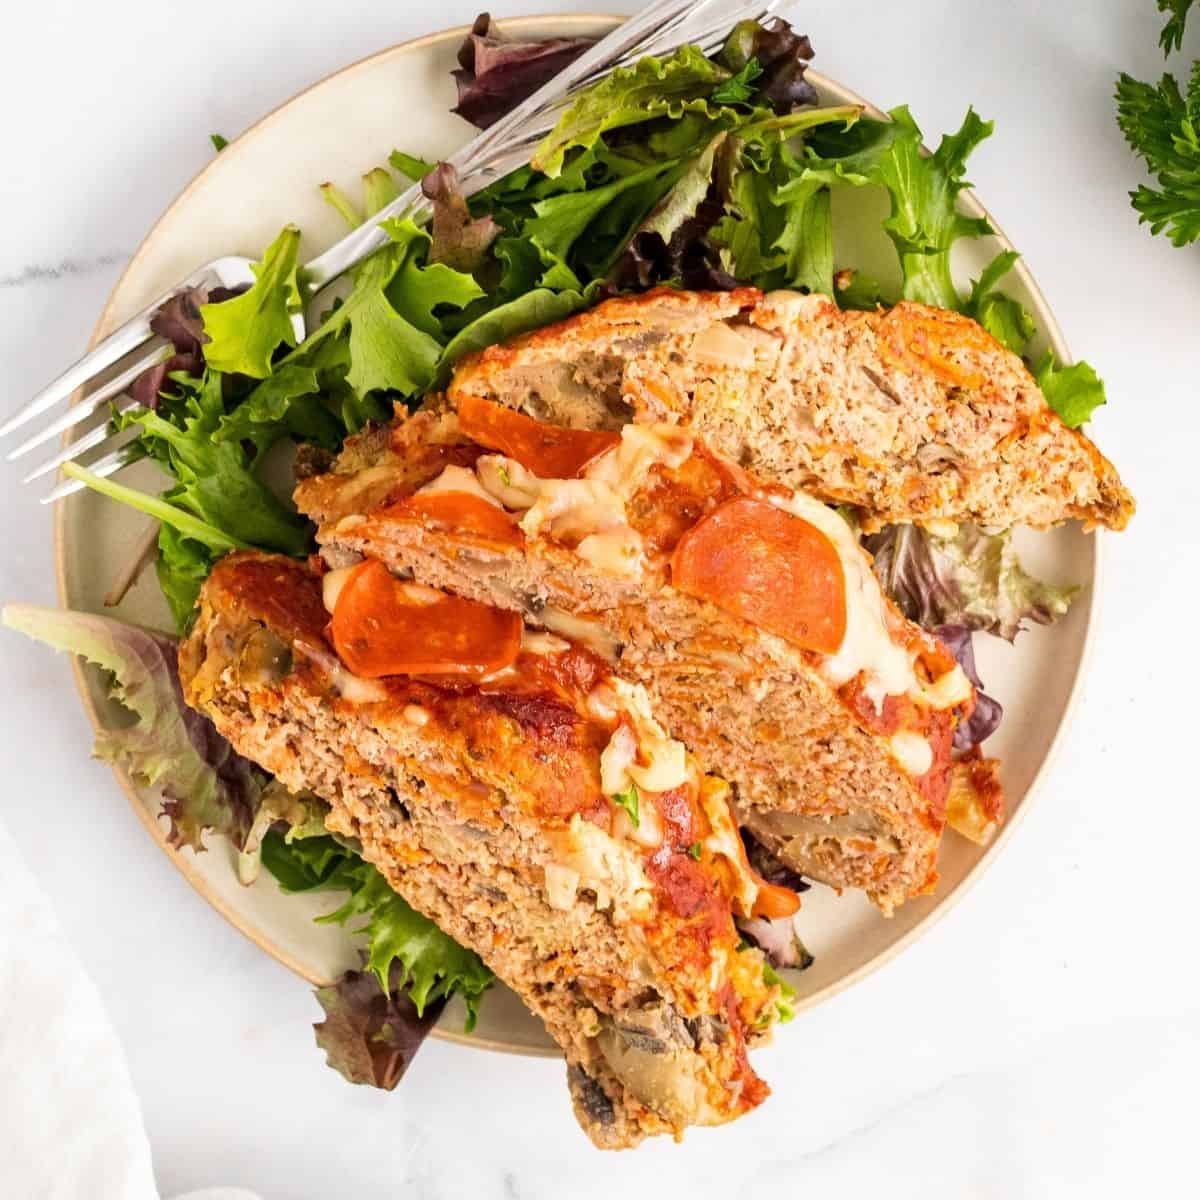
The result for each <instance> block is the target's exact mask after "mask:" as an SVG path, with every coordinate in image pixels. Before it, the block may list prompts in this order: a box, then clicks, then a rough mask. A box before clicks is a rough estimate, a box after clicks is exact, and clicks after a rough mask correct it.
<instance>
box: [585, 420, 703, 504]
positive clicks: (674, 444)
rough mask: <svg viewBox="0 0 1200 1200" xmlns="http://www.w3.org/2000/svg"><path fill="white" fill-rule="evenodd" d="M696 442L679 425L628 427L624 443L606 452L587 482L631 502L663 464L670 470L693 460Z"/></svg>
mask: <svg viewBox="0 0 1200 1200" xmlns="http://www.w3.org/2000/svg"><path fill="white" fill-rule="evenodd" d="M694 444H695V443H694V441H693V439H692V437H691V435H690V434H688V433H686V432H685V431H684V430H682V429H680V427H679V426H678V425H666V424H656V425H626V426H625V427H624V428H623V429H622V430H621V440H620V442H619V443H618V444H617V445H615V446H614V447H613V448H612V449H611V450H606V451H605V452H604V453H603V454H601V455H600V456H599V457H598V458H597V459H596V460H595V461H594V462H592V463H590V464H589V465H588V467H587V469H586V470H585V471H584V473H583V477H584V478H585V479H592V480H596V481H598V482H602V483H606V484H608V486H609V487H610V488H612V490H613V491H614V492H615V493H616V494H617V495H618V496H620V497H621V499H622V500H623V501H624V500H628V499H629V498H630V497H631V496H633V495H634V493H635V492H637V491H638V489H639V488H641V486H642V484H644V483H645V482H646V476H647V475H649V474H650V472H651V470H652V469H653V468H654V467H656V466H658V465H659V464H661V465H662V466H664V467H667V468H668V469H669V470H675V469H676V468H678V467H681V466H683V464H684V463H685V462H687V460H688V459H689V458H691V456H692V449H693V446H694Z"/></svg>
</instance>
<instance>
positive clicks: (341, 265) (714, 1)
mask: <svg viewBox="0 0 1200 1200" xmlns="http://www.w3.org/2000/svg"><path fill="white" fill-rule="evenodd" d="M784 2H785V0H753V2H746V0H740V2H737V3H731V2H730V0H654V2H653V3H651V4H649V5H648V6H647V7H646V8H645V9H643V10H642V11H641V12H640V13H638V14H636V15H635V16H633V17H631V18H630V19H629V20H628V21H626V22H625V23H624V24H622V25H620V26H618V27H617V28H616V29H615V30H613V32H612V33H610V34H608V35H607V36H606V37H604V38H602V39H601V40H600V41H598V42H597V43H596V44H595V45H594V46H592V47H591V48H590V49H588V50H587V51H585V52H584V53H583V54H582V55H580V57H579V58H577V59H576V60H575V61H574V62H573V63H571V64H570V65H568V66H567V67H566V68H564V69H563V70H562V71H561V72H559V73H558V74H557V75H555V76H554V77H553V78H552V79H550V80H549V81H548V82H547V83H546V84H544V85H543V86H542V87H541V88H539V89H538V90H537V91H536V92H534V93H533V95H531V96H530V97H529V98H528V99H527V100H525V101H524V102H523V103H522V104H520V105H518V106H517V107H516V108H514V109H513V110H512V111H511V112H510V113H508V114H507V115H506V116H505V117H503V118H502V119H501V120H499V121H497V122H496V123H495V124H493V125H492V126H490V127H489V128H488V129H486V130H484V131H483V132H482V133H480V134H479V135H477V136H476V137H475V138H473V139H472V140H471V141H470V142H468V143H467V144H466V145H465V146H463V147H462V148H461V149H459V150H458V151H456V152H455V153H454V154H452V155H449V156H448V157H447V159H446V160H445V161H447V162H448V163H450V164H451V165H453V166H454V167H455V168H456V169H457V170H458V171H459V172H460V178H461V186H462V191H463V193H464V194H466V195H470V194H472V193H474V192H476V191H479V190H480V189H482V188H484V187H486V186H487V185H488V184H489V183H491V182H492V181H493V180H495V179H497V178H500V177H501V176H503V175H505V174H507V173H508V172H509V171H511V170H512V169H514V168H515V167H516V166H519V165H521V163H523V162H526V161H528V158H529V155H530V153H531V151H532V148H533V146H534V145H535V144H536V142H537V141H538V140H540V138H541V137H543V136H544V135H545V134H546V133H547V132H549V130H550V129H552V128H553V126H554V124H555V123H556V121H557V119H558V116H559V115H560V114H561V112H562V111H563V110H564V109H565V108H566V106H567V105H568V104H569V103H570V102H571V99H572V97H573V96H574V95H575V94H576V93H577V92H578V91H579V90H581V89H582V88H584V87H587V86H589V85H591V84H593V83H595V82H596V81H597V80H599V79H601V78H602V77H604V76H605V75H607V74H609V73H610V72H611V71H612V70H614V69H615V68H617V67H620V66H625V65H628V64H629V63H630V62H632V61H634V60H635V59H637V58H641V57H644V56H647V55H666V54H670V53H672V52H673V51H674V50H676V49H678V48H679V46H681V45H683V44H685V43H688V42H692V43H695V44H697V45H699V46H700V47H701V48H702V49H703V50H704V51H705V52H706V53H708V52H711V51H712V50H714V49H716V48H717V47H718V46H719V45H720V44H721V42H722V41H723V39H724V35H725V34H726V33H727V32H728V30H729V29H730V27H731V26H732V25H733V24H734V23H736V22H737V21H739V20H744V19H754V20H762V19H763V18H764V17H766V16H768V15H770V14H771V13H772V12H774V11H775V10H776V9H777V8H779V7H781V6H782V4H783V3H784ZM431 208H432V206H431V204H430V202H429V200H428V199H427V198H426V197H425V196H424V194H423V193H422V191H421V187H420V184H419V183H417V184H414V185H413V186H412V187H410V188H409V189H408V190H407V191H405V192H404V193H403V194H401V195H400V196H399V197H398V198H397V199H396V200H394V201H392V203H390V204H388V205H387V206H386V207H384V208H383V209H381V210H380V211H379V212H378V213H376V214H374V215H373V216H372V217H371V219H370V220H369V221H368V222H366V223H365V224H364V225H362V226H360V227H359V228H357V229H355V230H354V231H353V232H352V233H351V234H349V235H348V236H347V237H345V238H343V239H342V240H341V241H340V242H338V243H337V244H336V245H334V246H332V247H330V249H328V250H326V251H325V252H324V253H322V254H320V255H318V256H317V257H316V258H314V259H313V260H312V261H311V262H309V263H308V264H306V265H305V266H304V267H303V268H302V273H301V278H302V280H303V282H304V287H305V294H306V297H307V299H309V300H311V298H312V297H313V296H315V295H316V294H317V293H318V292H319V291H321V290H322V289H323V288H325V287H326V286H328V285H329V284H330V283H332V282H333V281H334V280H335V279H337V278H339V277H340V276H342V275H344V274H345V273H346V272H347V271H349V270H350V269H351V268H353V267H354V266H356V265H357V264H358V263H360V262H362V261H363V259H365V258H367V257H368V256H370V255H371V254H373V253H374V252H375V251H376V250H378V249H380V248H381V247H382V246H383V245H385V244H386V243H387V242H388V240H389V239H388V235H387V234H386V233H385V232H384V231H383V230H382V229H381V228H380V225H381V223H382V222H383V221H385V220H387V219H388V218H389V217H395V216H400V215H404V216H407V217H410V218H413V219H416V220H420V219H422V218H425V217H427V216H428V215H429V212H430V211H431ZM251 265H252V260H250V259H248V258H244V257H241V256H237V255H229V256H225V257H222V258H218V259H214V260H213V261H212V262H209V263H206V264H205V265H204V266H202V267H200V268H198V269H197V270H196V271H194V272H192V274H191V275H189V276H188V277H187V278H186V279H184V280H182V281H181V282H180V283H179V284H177V285H176V286H175V287H174V288H172V289H171V290H170V291H169V292H167V293H165V294H164V295H162V296H159V297H158V298H157V299H155V300H154V301H153V303H151V304H149V305H147V307H146V308H144V309H143V310H142V311H141V312H139V313H138V314H137V315H136V316H134V317H133V318H131V319H130V320H129V321H127V322H126V323H125V324H124V325H122V326H121V327H120V328H118V329H117V330H115V331H114V332H113V333H112V334H110V335H109V336H108V337H107V338H105V339H104V340H103V341H101V342H100V343H99V344H98V345H97V346H95V347H94V348H93V350H92V351H91V352H90V353H89V354H87V355H86V356H85V357H83V358H82V359H80V360H79V361H78V362H77V363H75V364H74V365H73V366H71V367H70V368H68V369H67V370H66V371H65V372H63V374H62V375H60V376H59V377H58V378H57V379H56V380H54V381H53V382H52V383H50V384H49V385H47V387H45V388H43V389H42V391H40V392H39V393H38V394H37V395H36V396H34V398H33V399H32V400H31V401H30V402H29V403H28V404H26V405H25V406H24V407H23V408H22V409H20V410H19V411H18V412H17V413H15V414H14V415H13V416H12V417H10V418H9V419H8V420H7V421H5V422H4V423H3V425H0V437H4V436H6V435H8V434H10V433H12V432H13V431H14V430H16V429H19V428H22V427H24V426H26V425H28V424H29V423H30V422H32V421H33V420H34V419H35V418H36V417H38V416H41V415H42V414H43V413H46V412H48V411H49V410H51V409H52V408H54V407H55V406H56V405H58V404H59V403H61V402H62V401H63V400H66V399H67V398H68V397H70V396H71V395H72V394H73V393H75V392H76V391H77V390H79V389H81V388H83V387H86V386H87V385H88V384H89V383H92V382H94V381H95V380H97V378H98V377H99V376H101V375H103V374H104V373H105V372H106V371H108V370H109V369H110V368H112V367H114V366H116V365H117V364H119V363H121V362H122V361H123V360H125V359H127V358H128V357H129V356H130V355H132V354H133V353H134V352H135V351H138V350H140V349H142V348H143V347H145V346H146V345H147V344H149V343H152V342H154V341H155V334H154V332H153V331H152V330H151V328H150V322H151V320H152V318H153V317H154V316H155V314H156V313H157V312H158V310H159V309H160V308H161V307H162V305H163V304H165V303H166V302H167V301H168V300H169V299H171V297H172V296H174V295H176V294H177V293H179V292H181V291H185V290H188V289H191V288H205V289H210V290H211V289H215V288H218V287H222V288H240V287H243V286H245V285H249V284H252V283H253V282H254V278H255V277H254V274H253V271H252V269H251ZM292 321H293V326H294V332H295V334H296V339H297V342H299V341H301V340H303V338H304V335H305V332H306V329H305V320H304V314H303V311H301V312H298V313H296V314H295V315H294V316H293V318H292ZM173 353H174V349H173V347H172V346H171V345H170V343H167V342H160V343H158V344H156V345H154V347H153V348H152V349H151V350H150V351H149V353H146V354H143V355H142V356H140V357H139V358H137V359H135V360H134V361H133V362H132V363H131V364H130V365H128V366H124V367H122V369H121V370H119V371H118V373H116V374H115V375H113V376H112V377H111V378H109V379H107V380H106V381H104V382H103V383H102V384H101V385H100V386H99V387H96V388H95V389H94V390H93V391H91V392H89V393H88V394H87V395H86V396H84V397H83V398H82V399H81V400H80V401H79V402H78V403H76V404H75V405H73V406H70V407H68V409H67V410H66V411H65V412H64V413H62V414H61V415H60V416H58V417H56V418H55V419H53V420H51V421H50V423H49V424H48V425H47V426H45V427H44V428H42V429H41V430H40V431H39V432H37V433H36V434H34V435H32V436H31V437H29V438H27V440H26V441H24V442H22V443H21V444H20V445H19V446H17V447H16V448H15V449H14V450H12V451H11V452H10V453H9V454H8V459H9V461H12V460H14V459H17V458H20V457H22V456H24V455H25V454H27V453H29V452H30V451H32V450H34V449H35V448H37V447H38V446H41V445H42V444H44V443H45V442H47V441H49V440H50V439H51V438H53V437H55V436H57V435H60V434H65V433H66V431H67V430H69V429H71V428H72V427H73V426H75V425H77V424H78V423H80V422H81V421H84V420H86V419H87V418H88V417H89V416H91V415H92V414H93V413H94V412H95V411H96V410H97V409H98V408H100V406H101V405H103V404H105V403H106V402H109V401H115V400H116V399H117V398H118V397H120V396H121V395H122V394H123V393H124V392H126V391H127V389H128V388H129V387H130V385H131V384H132V383H133V382H134V380H136V379H137V378H138V377H139V376H140V375H141V374H142V373H143V372H145V371H146V370H148V369H150V368H152V367H154V366H156V365H158V364H160V363H163V362H165V361H166V360H167V359H169V358H170V357H171V356H172V355H173ZM131 405H132V401H130V402H129V404H127V405H125V406H124V407H130V406H131ZM122 439H125V441H126V444H124V445H121V446H119V448H117V449H114V450H112V451H111V452H110V453H107V454H106V455H104V456H103V457H101V458H99V459H98V460H97V461H95V462H93V463H92V464H91V465H90V467H89V470H90V472H91V473H92V474H93V475H96V476H100V477H104V476H108V475H112V474H115V473H116V472H117V471H119V470H121V469H122V468H123V467H125V466H127V465H128V464H129V463H130V462H132V461H134V459H135V457H136V454H135V452H134V450H133V447H132V446H131V445H129V444H128V431H127V430H123V431H121V432H120V433H110V432H109V426H108V423H107V422H105V423H102V424H100V425H98V426H97V427H96V428H95V429H93V430H91V431H90V432H88V433H86V434H85V435H84V436H82V437H80V438H78V439H76V440H75V441H73V442H71V443H70V444H69V445H67V446H65V447H64V448H63V449H62V450H61V451H60V452H59V453H58V454H56V455H54V456H53V457H52V458H51V459H49V460H48V461H46V462H44V463H42V464H41V465H40V466H38V467H36V468H35V469H34V470H33V471H31V472H30V473H29V474H28V475H27V476H26V477H25V479H24V480H23V482H25V483H29V482H31V481H33V480H34V479H37V478H39V477H41V476H43V475H46V474H48V473H49V472H51V471H54V470H56V469H57V468H59V467H61V466H63V465H64V464H65V463H67V462H70V461H72V460H74V459H75V458H76V457H77V456H79V455H81V454H84V453H86V452H87V451H90V450H93V449H96V448H102V449H107V448H108V447H109V446H110V445H116V443H117V442H119V441H121V440H122ZM84 486H85V485H84V484H83V483H82V482H80V481H78V480H75V479H70V480H67V481H65V482H63V483H61V484H60V485H59V486H58V487H56V488H54V490H53V491H51V492H50V493H49V495H47V496H46V497H44V498H43V500H42V503H43V504H48V503H51V502H53V501H54V500H57V499H60V498H62V497H63V496H67V495H70V494H71V493H73V492H75V491H78V490H80V489H81V488H82V487H84Z"/></svg>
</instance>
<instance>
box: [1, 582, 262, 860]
mask: <svg viewBox="0 0 1200 1200" xmlns="http://www.w3.org/2000/svg"><path fill="white" fill-rule="evenodd" d="M0 621H3V623H4V624H5V625H7V626H8V627H9V628H10V629H15V630H17V631H18V632H20V633H24V634H26V635H27V636H28V637H31V638H35V639H36V640H37V641H39V642H44V643H45V644H46V645H48V646H50V647H52V648H53V649H55V650H63V651H66V652H67V653H68V654H78V655H80V656H81V657H83V658H85V659H87V661H88V662H90V663H94V664H95V665H96V666H98V667H99V668H100V669H101V670H103V671H104V672H106V673H107V674H108V675H109V677H110V678H111V687H110V692H111V695H112V697H113V699H114V700H116V701H117V702H118V703H119V704H120V705H121V706H122V707H123V708H125V709H127V710H128V712H129V714H130V718H131V719H130V722H129V724H127V725H124V726H122V727H121V728H119V729H106V730H101V731H100V732H99V733H97V735H96V744H95V747H94V749H93V753H94V754H95V756H96V757H97V758H100V759H103V760H104V761H105V762H110V763H113V764H114V765H115V766H119V767H121V768H122V769H123V770H124V771H126V772H128V774H129V775H130V777H131V778H132V779H133V780H134V781H135V782H136V783H137V784H138V785H139V786H140V787H157V788H159V789H161V791H162V794H163V805H162V809H163V814H164V815H165V816H166V817H167V818H168V821H169V822H170V829H169V831H168V834H167V839H168V841H170V843H171V844H172V845H173V846H190V847H191V848H192V849H193V850H197V851H198V850H202V849H203V848H204V846H203V843H202V841H201V833H202V832H203V831H204V830H206V829H211V830H213V831H214V832H216V833H220V834H223V835H224V836H225V837H227V838H229V840H230V841H231V842H232V843H233V844H234V845H235V846H237V847H239V848H240V847H241V846H243V845H244V844H245V839H246V836H247V834H248V833H249V830H250V826H251V824H252V821H253V817H254V813H255V810H256V808H257V806H258V800H259V797H260V795H261V793H262V790H263V786H264V784H265V783H266V781H267V777H266V775H265V774H264V773H263V772H262V771H260V770H259V769H258V768H257V767H256V766H254V765H253V764H252V763H250V762H248V761H247V760H246V759H244V758H242V757H241V756H240V755H238V754H237V753H236V752H235V751H234V750H233V748H232V747H231V746H230V745H229V743H228V742H227V741H226V740H225V739H224V738H223V737H221V735H220V734H219V733H217V731H216V729H215V728H214V727H213V724H212V722H211V721H210V720H209V719H208V718H207V717H206V716H204V715H202V714H201V713H198V712H197V711H196V710H195V709H193V708H189V707H188V705H186V704H185V703H184V700H183V690H182V688H181V687H180V683H179V662H178V657H177V653H176V650H177V644H176V641H175V639H174V638H173V637H169V636H168V635H167V634H163V633H157V632H155V631H154V630H151V629H141V628H139V627H137V626H135V625H126V624H124V623H123V622H121V621H114V620H112V619H110V618H109V617H97V616H93V615H92V614H90V613H79V612H67V611H64V610H62V609H54V608H36V607H34V606H33V605H29V604H10V605H8V606H7V607H5V608H4V610H3V612H0Z"/></svg>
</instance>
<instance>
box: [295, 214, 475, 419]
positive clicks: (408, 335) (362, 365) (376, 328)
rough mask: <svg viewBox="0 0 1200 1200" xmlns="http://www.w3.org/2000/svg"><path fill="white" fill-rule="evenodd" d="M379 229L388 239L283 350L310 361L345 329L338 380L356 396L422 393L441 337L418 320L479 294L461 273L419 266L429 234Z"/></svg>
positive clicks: (392, 225)
mask: <svg viewBox="0 0 1200 1200" xmlns="http://www.w3.org/2000/svg"><path fill="white" fill-rule="evenodd" d="M382 228H383V229H384V230H385V231H386V232H387V233H388V235H389V237H390V238H391V239H392V240H391V242H390V243H389V244H388V245H386V246H384V247H383V249H381V250H380V251H378V252H377V253H376V254H374V255H372V256H371V257H370V258H369V259H367V260H366V262H364V263H363V265H362V266H361V267H359V268H358V271H357V273H356V275H355V279H354V288H353V290H352V291H351V293H350V295H349V296H347V297H346V299H345V301H344V302H343V303H342V304H341V305H339V306H338V307H336V308H335V309H334V310H333V311H332V312H331V313H330V314H329V315H328V316H327V317H326V318H325V320H324V322H323V323H322V324H321V326H320V328H318V329H317V330H315V331H314V332H313V333H312V334H311V335H310V336H309V337H308V338H307V339H306V340H305V341H304V342H303V343H302V344H301V345H300V346H299V347H298V348H297V349H296V350H295V351H294V352H293V354H292V355H291V356H289V361H293V362H296V363H300V364H309V365H311V363H312V361H313V355H314V353H315V352H316V351H318V350H320V349H321V348H323V347H325V344H326V343H327V342H329V341H330V340H331V339H338V338H340V337H342V336H343V335H345V336H346V343H345V350H346V353H347V355H348V368H347V370H346V374H345V382H346V384H347V385H348V386H349V388H350V389H351V390H352V391H353V393H354V394H355V396H356V397H358V398H359V399H360V400H361V399H365V398H366V397H367V396H368V395H369V394H370V393H371V392H373V391H395V392H399V393H401V394H402V395H404V396H418V395H420V394H421V393H422V392H424V391H425V390H426V388H428V387H429V385H430V384H431V383H432V382H433V378H434V373H435V371H436V369H437V366H438V363H439V360H440V359H441V357H442V342H441V341H440V340H439V338H438V337H437V336H435V335H434V333H431V332H428V329H429V326H428V325H427V324H424V323H425V322H426V321H427V320H428V318H429V315H430V314H431V313H434V311H435V310H436V308H437V307H438V306H441V305H445V306H448V307H452V308H460V307H462V305H463V304H464V303H469V302H470V299H474V298H476V297H479V296H481V295H482V294H483V292H482V289H481V288H480V287H479V285H478V284H476V283H475V282H474V280H472V279H471V277H470V276H469V275H466V276H463V275H462V274H461V273H460V272H456V271H453V270H451V269H450V268H448V267H446V266H439V265H434V266H427V265H423V264H424V257H425V254H426V253H427V251H428V247H429V242H430V239H429V235H428V234H426V233H425V232H424V231H422V230H420V229H418V228H417V227H416V226H415V225H414V224H413V223H412V222H411V221H395V220H391V221H385V222H384V223H383V225H382ZM397 304H399V305H400V307H401V308H403V309H404V310H405V312H407V313H408V314H409V315H408V316H405V315H404V313H402V312H401V311H399V310H398V308H397ZM409 317H416V319H417V320H419V321H421V322H422V323H423V324H424V327H421V326H419V325H418V324H414V321H413V320H410V319H409Z"/></svg>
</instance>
